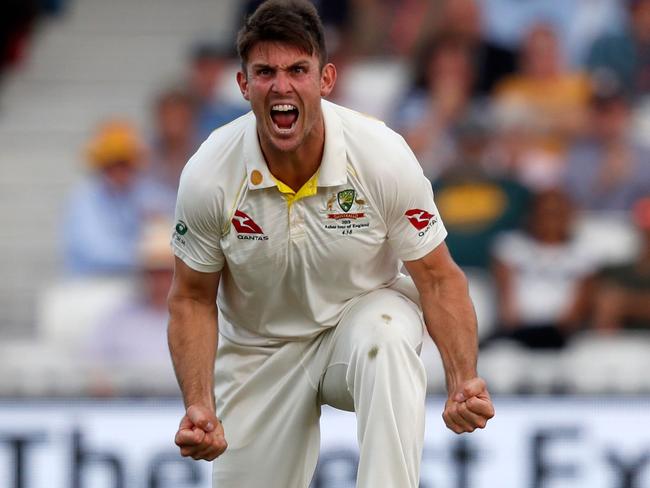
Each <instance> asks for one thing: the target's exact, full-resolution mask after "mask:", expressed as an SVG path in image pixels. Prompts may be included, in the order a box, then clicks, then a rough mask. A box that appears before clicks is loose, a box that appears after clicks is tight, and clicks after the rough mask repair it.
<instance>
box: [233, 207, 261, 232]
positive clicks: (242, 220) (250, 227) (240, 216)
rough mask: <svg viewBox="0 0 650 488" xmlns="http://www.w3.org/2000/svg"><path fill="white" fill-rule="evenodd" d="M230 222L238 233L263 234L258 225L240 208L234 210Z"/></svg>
mask: <svg viewBox="0 0 650 488" xmlns="http://www.w3.org/2000/svg"><path fill="white" fill-rule="evenodd" d="M231 222H232V224H233V225H234V226H235V229H237V232H239V233H240V234H264V231H262V229H261V228H260V226H259V225H257V224H256V223H255V222H254V221H253V219H251V218H250V217H249V216H248V215H246V214H245V213H244V212H242V211H241V210H237V211H236V212H235V215H234V216H233V218H232V220H231Z"/></svg>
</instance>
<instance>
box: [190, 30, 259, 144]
mask: <svg viewBox="0 0 650 488" xmlns="http://www.w3.org/2000/svg"><path fill="white" fill-rule="evenodd" d="M230 54H231V53H230V51H229V50H227V49H225V48H224V47H223V46H221V45H218V44H215V43H207V42H204V43H199V44H197V45H196V46H195V47H194V49H193V50H192V53H191V59H190V66H189V80H188V84H189V92H190V93H191V94H192V96H193V97H194V99H195V103H196V109H197V123H196V130H197V133H196V139H197V140H199V141H204V140H205V139H207V137H208V136H209V135H210V134H211V133H212V131H213V130H215V129H217V128H219V127H221V126H222V125H226V124H228V123H229V122H232V121H233V120H234V119H236V118H237V117H239V116H240V115H243V114H245V113H246V112H248V107H247V106H244V105H243V104H241V103H233V102H231V101H229V100H225V99H224V98H223V97H222V96H220V94H219V91H220V87H221V83H222V81H223V75H224V72H225V70H226V68H227V67H228V64H229V62H230V60H231V57H230ZM234 82H235V80H234V77H233V79H232V83H234Z"/></svg>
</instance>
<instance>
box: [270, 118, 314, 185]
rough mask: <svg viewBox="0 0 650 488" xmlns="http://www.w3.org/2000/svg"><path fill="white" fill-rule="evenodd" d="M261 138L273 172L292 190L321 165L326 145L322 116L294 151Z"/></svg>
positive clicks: (307, 178)
mask: <svg viewBox="0 0 650 488" xmlns="http://www.w3.org/2000/svg"><path fill="white" fill-rule="evenodd" d="M258 137H259V134H258ZM259 140H260V147H261V148H262V154H264V159H266V164H267V165H268V167H269V171H271V174H272V175H273V176H275V177H276V178H277V179H278V180H280V181H281V182H282V183H284V184H285V185H288V186H289V187H290V188H291V189H292V190H294V191H298V190H299V189H300V188H301V187H302V186H303V185H304V184H305V183H306V182H307V180H309V178H311V177H312V176H313V175H314V173H316V171H317V170H318V168H319V167H320V164H321V160H322V158H323V150H324V147H325V125H324V122H323V118H322V117H321V118H320V120H319V121H318V123H317V124H316V125H315V127H313V128H312V130H311V131H310V132H309V133H308V134H307V135H306V136H305V138H304V140H303V141H302V142H301V143H300V145H299V146H298V147H297V148H296V149H294V150H292V151H280V150H278V148H277V147H276V146H274V145H273V144H272V143H271V142H270V141H268V140H265V139H263V138H262V137H259Z"/></svg>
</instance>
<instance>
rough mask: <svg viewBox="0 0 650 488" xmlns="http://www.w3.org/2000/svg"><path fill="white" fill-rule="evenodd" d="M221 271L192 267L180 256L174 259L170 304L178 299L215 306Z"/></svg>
mask: <svg viewBox="0 0 650 488" xmlns="http://www.w3.org/2000/svg"><path fill="white" fill-rule="evenodd" d="M220 278H221V271H215V272H203V271H197V270H194V269H192V268H190V267H189V266H188V265H187V264H185V263H184V262H183V260H182V259H180V258H179V257H176V258H175V261H174V279H173V281H172V286H171V289H170V292H169V303H170V306H172V305H173V303H174V302H176V301H178V300H187V299H189V300H193V301H195V302H198V303H201V304H203V305H209V306H214V304H215V303H216V299H217V291H218V289H219V281H220Z"/></svg>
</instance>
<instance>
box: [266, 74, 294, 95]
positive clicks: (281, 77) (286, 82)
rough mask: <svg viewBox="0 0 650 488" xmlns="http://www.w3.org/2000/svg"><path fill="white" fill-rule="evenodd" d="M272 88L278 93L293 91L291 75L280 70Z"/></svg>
mask: <svg viewBox="0 0 650 488" xmlns="http://www.w3.org/2000/svg"><path fill="white" fill-rule="evenodd" d="M271 88H272V90H273V91H274V92H276V93H289V92H291V91H292V89H293V88H292V86H291V80H290V79H289V75H288V74H287V73H286V72H285V71H282V70H278V72H277V73H276V75H275V79H274V80H273V86H272V87H271Z"/></svg>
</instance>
